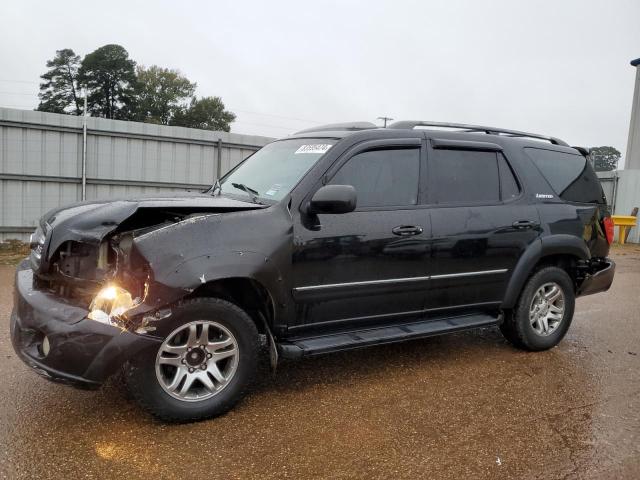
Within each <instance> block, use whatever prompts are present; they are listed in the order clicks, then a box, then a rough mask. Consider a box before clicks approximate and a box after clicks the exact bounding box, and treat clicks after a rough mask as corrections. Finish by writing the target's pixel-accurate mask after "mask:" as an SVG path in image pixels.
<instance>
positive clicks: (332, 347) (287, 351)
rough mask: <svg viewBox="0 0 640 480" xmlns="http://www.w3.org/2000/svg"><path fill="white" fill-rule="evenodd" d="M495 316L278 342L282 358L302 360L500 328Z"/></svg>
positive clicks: (429, 322) (461, 317) (474, 315)
mask: <svg viewBox="0 0 640 480" xmlns="http://www.w3.org/2000/svg"><path fill="white" fill-rule="evenodd" d="M497 324H498V319H497V318H496V317H495V316H492V315H488V314H484V313H475V314H470V315H461V316H457V317H447V318H439V319H430V320H423V321H420V322H412V323H406V324H399V325H391V326H384V327H377V328H367V329H362V330H353V331H348V332H340V333H334V334H331V335H323V336H314V337H308V338H298V339H292V340H289V341H287V342H282V343H278V350H279V352H280V355H282V357H284V358H300V357H307V356H312V355H320V354H323V353H329V352H339V351H341V350H350V349H353V348H363V347H369V346H372V345H382V344H385V343H394V342H402V341H404V340H412V339H415V338H424V337H431V336H435V335H442V334H445V333H451V332H458V331H461V330H469V329H472V328H479V327H486V326H491V325H497Z"/></svg>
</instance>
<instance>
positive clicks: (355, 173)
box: [329, 148, 420, 208]
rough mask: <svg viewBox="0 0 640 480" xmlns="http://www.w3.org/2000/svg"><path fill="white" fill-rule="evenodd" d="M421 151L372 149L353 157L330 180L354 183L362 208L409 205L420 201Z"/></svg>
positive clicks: (343, 183) (413, 149) (332, 182)
mask: <svg viewBox="0 0 640 480" xmlns="http://www.w3.org/2000/svg"><path fill="white" fill-rule="evenodd" d="M419 173H420V150H419V149H418V148H396V149H381V150H371V151H368V152H363V153H359V154H357V155H354V156H353V157H351V158H350V159H349V160H348V161H347V163H345V164H344V165H343V166H342V168H340V170H338V173H336V175H335V176H334V177H333V178H332V179H331V182H329V183H330V184H332V185H352V186H353V187H354V188H355V189H356V194H357V196H358V197H357V198H358V200H357V202H358V208H359V207H389V206H407V205H415V204H416V203H418V179H419V176H420V175H419Z"/></svg>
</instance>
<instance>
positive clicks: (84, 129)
mask: <svg viewBox="0 0 640 480" xmlns="http://www.w3.org/2000/svg"><path fill="white" fill-rule="evenodd" d="M83 90H84V114H83V115H82V201H83V202H84V201H85V200H86V199H87V89H86V88H85V89H83Z"/></svg>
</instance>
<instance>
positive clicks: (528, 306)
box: [500, 267, 575, 351]
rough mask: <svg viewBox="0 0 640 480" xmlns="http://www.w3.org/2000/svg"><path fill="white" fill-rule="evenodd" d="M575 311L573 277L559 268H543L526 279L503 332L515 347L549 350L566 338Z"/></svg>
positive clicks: (505, 321)
mask: <svg viewBox="0 0 640 480" xmlns="http://www.w3.org/2000/svg"><path fill="white" fill-rule="evenodd" d="M574 308H575V291H574V288H573V282H572V280H571V277H569V275H568V274H567V272H565V271H564V270H562V269H561V268H558V267H544V268H541V269H540V270H538V271H536V272H535V273H534V274H533V275H532V276H531V277H530V278H529V280H527V283H526V284H525V286H524V288H523V289H522V293H521V294H520V297H519V298H518V303H517V304H516V306H515V308H514V309H513V310H512V311H508V312H505V316H504V321H503V322H502V324H501V325H500V331H501V332H502V334H503V335H504V336H505V338H506V339H507V340H509V342H511V343H512V344H513V345H514V346H515V347H517V348H521V349H524V350H529V351H540V350H548V349H549V348H552V347H555V346H556V345H557V344H558V343H560V341H561V340H562V339H563V338H564V336H565V335H566V333H567V331H568V330H569V327H570V325H571V321H572V319H573V312H574Z"/></svg>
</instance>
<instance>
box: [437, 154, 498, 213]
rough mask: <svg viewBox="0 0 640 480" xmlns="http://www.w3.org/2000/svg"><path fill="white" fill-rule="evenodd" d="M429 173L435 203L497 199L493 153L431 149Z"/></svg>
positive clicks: (494, 157)
mask: <svg viewBox="0 0 640 480" xmlns="http://www.w3.org/2000/svg"><path fill="white" fill-rule="evenodd" d="M432 157H433V158H431V159H430V160H431V166H432V168H431V170H430V173H431V175H432V179H433V181H432V182H431V185H433V189H434V195H435V201H436V202H437V203H460V202H496V201H498V200H499V199H500V185H499V180H498V179H499V176H498V161H497V156H496V153H495V152H478V151H468V150H441V149H436V150H433V155H432Z"/></svg>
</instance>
